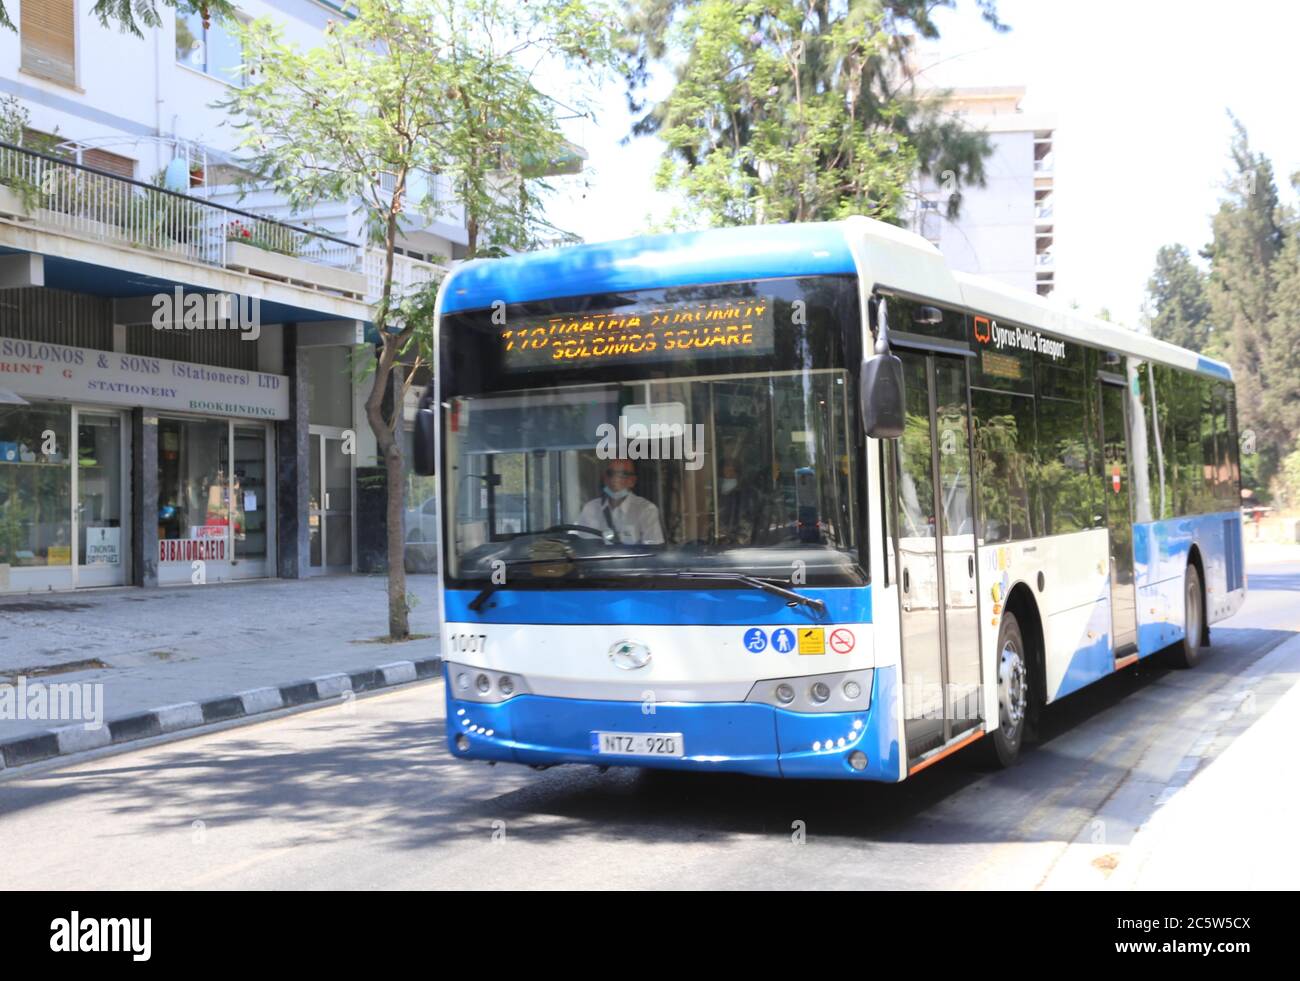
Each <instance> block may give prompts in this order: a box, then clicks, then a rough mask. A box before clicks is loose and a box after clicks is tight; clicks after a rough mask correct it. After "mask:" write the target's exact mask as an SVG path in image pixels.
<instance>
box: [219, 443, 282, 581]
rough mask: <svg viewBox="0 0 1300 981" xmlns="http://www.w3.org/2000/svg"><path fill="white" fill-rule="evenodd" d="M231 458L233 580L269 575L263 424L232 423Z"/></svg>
mask: <svg viewBox="0 0 1300 981" xmlns="http://www.w3.org/2000/svg"><path fill="white" fill-rule="evenodd" d="M232 445H233V447H234V457H233V459H232V460H231V466H230V472H231V483H232V486H231V501H232V508H233V512H234V520H233V521H232V523H231V536H232V539H233V547H234V556H235V561H234V568H233V570H232V572H231V575H232V576H233V577H234V578H236V579H255V578H261V577H264V576H269V575H270V574H271V569H272V567H273V562H274V558H275V556H274V544H273V542H272V540H271V539H272V531H273V529H274V528H275V523H274V521H273V520H272V513H271V504H272V500H271V488H270V483H269V479H268V474H269V473H270V472H271V467H272V461H271V456H270V446H271V441H270V439H269V437H268V430H267V427H266V425H265V424H260V425H259V424H257V423H253V424H251V425H240V424H238V423H235V424H234V440H233V443H232Z"/></svg>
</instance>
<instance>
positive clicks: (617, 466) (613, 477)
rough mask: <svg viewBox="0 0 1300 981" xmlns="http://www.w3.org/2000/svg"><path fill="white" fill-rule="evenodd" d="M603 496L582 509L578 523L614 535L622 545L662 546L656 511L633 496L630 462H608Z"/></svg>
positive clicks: (634, 472) (632, 474)
mask: <svg viewBox="0 0 1300 981" xmlns="http://www.w3.org/2000/svg"><path fill="white" fill-rule="evenodd" d="M604 485H605V486H604V488H603V490H604V493H603V494H602V495H601V496H600V497H596V498H593V499H592V500H590V501H588V502H587V503H586V504H584V505H583V506H582V513H581V514H579V515H578V524H580V525H586V526H587V527H588V528H599V529H600V530H601V531H605V530H609V531H612V532H613V533H614V537H615V538H617V539H618V540H619V541H620V542H622V543H623V544H624V545H662V544H663V543H664V530H663V526H662V525H661V524H660V523H659V508H657V507H656V506H655V505H654V504H652V503H651V502H650V501H647V500H646V499H645V498H644V497H640V496H639V495H637V494H634V493H632V488H634V487H636V466H635V465H634V464H633V463H632V461H631V460H610V461H609V462H608V464H607V465H606V467H605V479H604Z"/></svg>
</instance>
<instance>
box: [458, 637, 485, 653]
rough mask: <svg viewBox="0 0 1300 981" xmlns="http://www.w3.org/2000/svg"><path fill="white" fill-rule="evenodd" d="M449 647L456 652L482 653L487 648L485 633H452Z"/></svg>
mask: <svg viewBox="0 0 1300 981" xmlns="http://www.w3.org/2000/svg"><path fill="white" fill-rule="evenodd" d="M451 649H452V651H453V652H454V653H456V654H482V653H483V652H484V651H486V650H487V634H452V635H451Z"/></svg>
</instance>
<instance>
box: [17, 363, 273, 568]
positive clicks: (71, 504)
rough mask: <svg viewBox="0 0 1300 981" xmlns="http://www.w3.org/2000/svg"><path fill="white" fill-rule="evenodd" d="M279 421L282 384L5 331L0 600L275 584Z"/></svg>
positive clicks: (256, 375)
mask: <svg viewBox="0 0 1300 981" xmlns="http://www.w3.org/2000/svg"><path fill="white" fill-rule="evenodd" d="M288 418H289V398H288V379H287V378H286V377H284V376H282V375H276V374H269V373H265V372H258V371H248V370H242V369H234V368H220V367H210V366H206V365H197V364H190V363H186V362H181V361H171V360H167V359H164V358H157V357H146V356H140V355H132V354H126V353H122V352H113V351H101V350H94V349H89V348H76V347H68V346H64V345H59V344H48V343H44V342H39V341H29V340H18V339H14V338H0V593H6V592H7V593H14V592H34V591H45V590H50V589H75V588H78V587H87V586H121V585H126V584H129V583H132V582H140V581H142V574H143V573H144V571H145V570H146V569H147V570H149V572H150V575H152V574H153V571H154V570H156V577H157V578H156V581H157V582H159V583H160V584H166V583H192V582H199V581H206V582H214V581H221V580H225V579H241V578H255V577H264V576H273V575H275V574H276V561H275V559H276V556H275V539H276V535H275V528H276V510H275V508H276V502H275V479H274V475H275V423H277V422H279V421H282V420H286V419H288ZM146 557H147V560H146ZM144 581H148V578H144Z"/></svg>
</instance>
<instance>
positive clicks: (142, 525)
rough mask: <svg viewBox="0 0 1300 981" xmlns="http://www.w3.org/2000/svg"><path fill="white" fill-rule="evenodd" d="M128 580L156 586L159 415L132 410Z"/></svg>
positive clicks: (138, 584) (141, 584)
mask: <svg viewBox="0 0 1300 981" xmlns="http://www.w3.org/2000/svg"><path fill="white" fill-rule="evenodd" d="M131 553H132V556H133V561H132V563H131V583H132V585H135V586H157V585H158V416H157V414H156V413H155V412H154V410H152V409H132V410H131Z"/></svg>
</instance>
